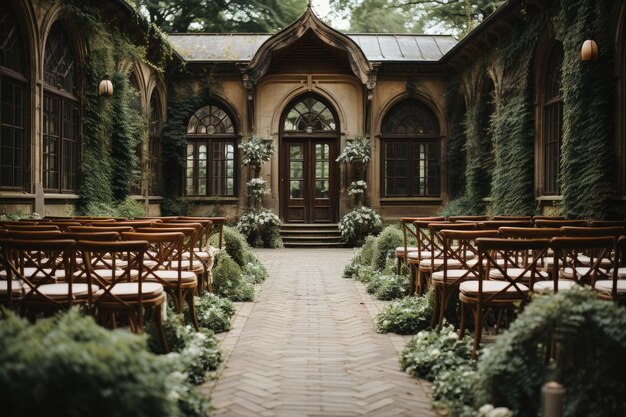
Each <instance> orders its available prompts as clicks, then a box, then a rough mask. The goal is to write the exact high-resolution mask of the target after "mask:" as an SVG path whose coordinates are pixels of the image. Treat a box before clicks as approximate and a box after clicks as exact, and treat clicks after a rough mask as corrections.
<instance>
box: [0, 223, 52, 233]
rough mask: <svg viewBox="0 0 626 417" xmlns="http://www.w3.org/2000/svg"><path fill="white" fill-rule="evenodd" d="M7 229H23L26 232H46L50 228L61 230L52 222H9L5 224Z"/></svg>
mask: <svg viewBox="0 0 626 417" xmlns="http://www.w3.org/2000/svg"><path fill="white" fill-rule="evenodd" d="M4 227H5V228H6V229H7V230H21V231H24V232H37V231H40V232H44V231H50V230H59V227H58V226H56V225H52V224H23V225H18V224H7V225H5V226H4Z"/></svg>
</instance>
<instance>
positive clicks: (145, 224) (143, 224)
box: [91, 220, 155, 228]
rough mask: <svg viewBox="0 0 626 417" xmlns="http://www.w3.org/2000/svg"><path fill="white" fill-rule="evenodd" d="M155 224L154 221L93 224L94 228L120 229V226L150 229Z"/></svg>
mask: <svg viewBox="0 0 626 417" xmlns="http://www.w3.org/2000/svg"><path fill="white" fill-rule="evenodd" d="M154 223H155V222H154V221H152V220H145V221H116V222H95V223H92V224H91V226H93V227H120V226H130V227H132V228H137V227H150V226H151V225H153V224H154Z"/></svg>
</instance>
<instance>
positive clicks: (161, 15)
mask: <svg viewBox="0 0 626 417" xmlns="http://www.w3.org/2000/svg"><path fill="white" fill-rule="evenodd" d="M135 3H136V6H137V8H138V9H139V10H140V11H141V12H142V13H144V14H145V15H146V16H147V18H148V19H149V20H150V21H151V22H153V23H155V24H156V25H157V26H158V27H160V28H161V29H162V30H164V31H165V32H275V31H277V30H279V29H282V28H284V27H286V26H288V25H289V24H291V23H292V22H293V21H295V20H296V19H297V18H298V17H300V16H301V15H302V13H304V10H305V9H306V5H307V0H135Z"/></svg>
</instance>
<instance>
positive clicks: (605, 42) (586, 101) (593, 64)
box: [557, 0, 616, 219]
mask: <svg viewBox="0 0 626 417" xmlns="http://www.w3.org/2000/svg"><path fill="white" fill-rule="evenodd" d="M610 3H612V2H607V1H595V0H576V1H561V9H560V13H559V15H558V21H557V22H558V23H557V28H558V31H559V32H560V37H561V38H562V41H563V50H564V59H563V73H562V77H563V78H562V80H563V83H562V94H563V144H562V146H561V189H562V194H563V211H564V212H565V214H566V215H567V216H568V217H572V218H583V219H600V218H605V217H608V216H609V215H610V212H611V196H612V190H615V186H614V181H613V180H612V178H611V176H612V174H613V173H615V172H616V163H615V162H616V161H615V157H614V155H616V153H615V145H614V141H613V117H612V116H613V113H614V111H613V106H612V105H613V96H614V91H615V84H614V81H613V72H612V69H613V62H614V61H613V48H612V45H613V39H612V36H611V27H610V25H609V24H608V22H610V21H611V20H612V19H611V4H610ZM589 38H593V39H595V40H596V42H597V43H598V45H602V46H600V47H599V48H598V49H599V58H598V60H597V61H589V62H584V61H582V60H581V59H580V47H581V45H582V44H583V42H584V40H585V39H589Z"/></svg>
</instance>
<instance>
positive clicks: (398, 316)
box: [375, 291, 433, 334]
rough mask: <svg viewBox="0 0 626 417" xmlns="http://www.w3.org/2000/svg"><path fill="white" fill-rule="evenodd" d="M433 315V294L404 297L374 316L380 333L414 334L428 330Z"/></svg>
mask: <svg viewBox="0 0 626 417" xmlns="http://www.w3.org/2000/svg"><path fill="white" fill-rule="evenodd" d="M432 314H433V293H432V291H430V292H429V293H428V294H427V295H425V296H422V297H411V296H409V297H405V298H402V299H400V300H396V301H394V302H392V303H389V304H387V305H386V306H385V307H384V308H383V309H382V310H381V311H380V313H378V315H377V316H376V319H375V322H376V329H377V330H378V332H380V333H387V332H394V333H398V334H416V333H417V332H419V331H421V330H424V329H426V328H428V326H429V325H430V320H431V317H432Z"/></svg>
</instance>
